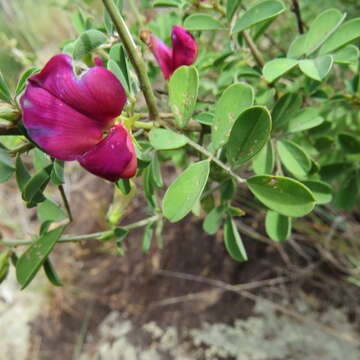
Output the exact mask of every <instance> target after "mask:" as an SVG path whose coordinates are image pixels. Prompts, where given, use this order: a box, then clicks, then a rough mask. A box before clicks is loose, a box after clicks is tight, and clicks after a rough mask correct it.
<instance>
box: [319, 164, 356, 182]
mask: <svg viewBox="0 0 360 360" xmlns="http://www.w3.org/2000/svg"><path fill="white" fill-rule="evenodd" d="M350 168H351V164H350V163H346V162H336V163H332V164H326V165H323V166H322V167H321V169H320V175H321V178H322V179H323V180H325V181H328V182H330V181H332V180H334V179H336V178H337V177H339V176H341V175H343V174H344V172H347V170H349V169H350Z"/></svg>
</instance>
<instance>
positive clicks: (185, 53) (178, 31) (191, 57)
mask: <svg viewBox="0 0 360 360" xmlns="http://www.w3.org/2000/svg"><path fill="white" fill-rule="evenodd" d="M171 42H172V48H173V50H172V51H173V59H172V60H173V68H174V70H176V69H177V68H178V67H180V66H183V65H192V64H193V63H194V62H195V60H196V58H197V55H198V47H197V44H196V41H195V39H194V37H193V36H192V35H191V34H190V33H189V32H187V31H186V30H185V29H184V28H183V27H181V26H177V25H176V26H173V28H172V33H171Z"/></svg>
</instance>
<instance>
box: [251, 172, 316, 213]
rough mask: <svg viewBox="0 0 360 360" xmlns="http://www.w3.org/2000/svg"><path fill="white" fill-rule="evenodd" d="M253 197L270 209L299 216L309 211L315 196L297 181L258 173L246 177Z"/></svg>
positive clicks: (312, 206) (313, 204)
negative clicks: (257, 174)
mask: <svg viewBox="0 0 360 360" xmlns="http://www.w3.org/2000/svg"><path fill="white" fill-rule="evenodd" d="M246 182H247V184H248V186H249V188H250V190H251V192H252V193H253V194H254V195H255V197H256V198H257V199H258V200H259V201H261V202H262V203H263V204H264V205H266V206H267V207H268V208H270V209H271V210H274V211H276V212H278V213H279V214H282V215H285V216H290V217H301V216H305V215H307V214H308V213H310V212H311V210H312V209H313V208H314V206H315V198H314V195H313V194H312V193H311V191H310V190H309V189H308V188H307V187H306V186H304V185H303V184H301V183H300V182H299V181H296V180H293V179H290V178H287V177H283V176H267V175H259V176H253V177H251V178H248V179H247V181H246Z"/></svg>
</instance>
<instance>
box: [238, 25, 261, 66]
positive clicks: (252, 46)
mask: <svg viewBox="0 0 360 360" xmlns="http://www.w3.org/2000/svg"><path fill="white" fill-rule="evenodd" d="M241 34H242V36H243V38H244V40H245V42H246V44H247V45H248V47H249V49H250V51H251V53H252V55H253V57H254V59H255V61H256V63H257V64H258V65H259V66H260V67H261V68H263V67H264V65H265V61H264V58H263V57H262V55H261V53H260V50H259V49H258V48H257V46H256V45H255V43H254V42H253V40H252V38H251V36H250V35H249V33H248V32H247V31H243V32H242V33H241Z"/></svg>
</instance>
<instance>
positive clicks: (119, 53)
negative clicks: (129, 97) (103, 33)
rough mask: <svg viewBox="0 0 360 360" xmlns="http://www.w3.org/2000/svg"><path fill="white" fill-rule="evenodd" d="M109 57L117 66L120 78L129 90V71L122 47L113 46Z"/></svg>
mask: <svg viewBox="0 0 360 360" xmlns="http://www.w3.org/2000/svg"><path fill="white" fill-rule="evenodd" d="M109 57H110V59H111V60H113V61H115V62H116V64H117V65H118V66H119V68H120V71H121V73H122V76H123V77H124V78H125V80H126V84H127V87H128V88H129V89H130V88H131V86H130V79H129V70H128V63H127V58H126V54H125V50H124V47H123V46H122V45H121V44H115V45H114V46H112V47H111V49H110V53H109Z"/></svg>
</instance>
